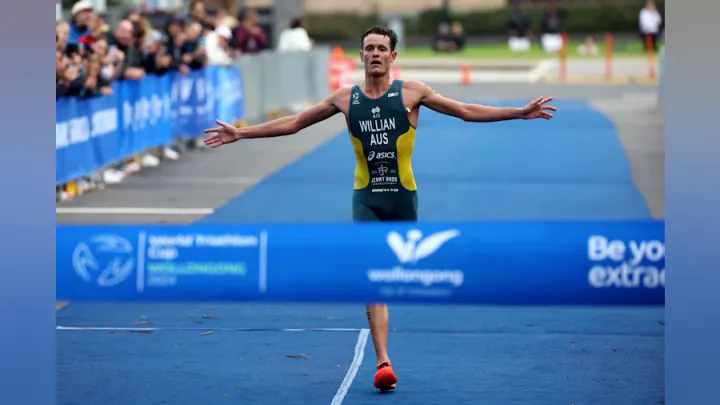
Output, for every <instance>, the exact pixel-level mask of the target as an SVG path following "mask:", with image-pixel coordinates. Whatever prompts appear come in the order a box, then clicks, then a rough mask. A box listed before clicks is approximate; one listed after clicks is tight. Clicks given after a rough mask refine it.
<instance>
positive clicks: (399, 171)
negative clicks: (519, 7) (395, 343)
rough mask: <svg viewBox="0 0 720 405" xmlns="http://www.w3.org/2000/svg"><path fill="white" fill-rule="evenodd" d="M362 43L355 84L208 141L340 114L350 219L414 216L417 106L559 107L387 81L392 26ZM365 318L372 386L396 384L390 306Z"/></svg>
mask: <svg viewBox="0 0 720 405" xmlns="http://www.w3.org/2000/svg"><path fill="white" fill-rule="evenodd" d="M361 43H362V50H361V51H360V59H361V60H362V62H363V64H364V65H365V81H364V82H363V83H361V84H360V85H357V86H354V87H353V88H344V89H340V90H337V91H335V92H334V93H332V94H331V95H330V96H329V97H328V98H326V99H325V100H324V101H322V102H321V103H320V104H318V105H316V106H314V107H312V108H310V109H308V110H306V111H304V112H302V113H300V114H297V115H293V116H289V117H284V118H280V119H276V120H273V121H270V122H267V123H264V124H261V125H256V126H250V127H245V128H235V127H233V126H232V125H229V124H226V123H224V122H220V121H217V124H218V125H219V127H217V128H211V129H207V130H205V133H208V134H211V135H210V136H208V137H207V139H205V143H206V144H207V145H209V146H211V147H213V148H216V147H218V146H221V145H224V144H227V143H232V142H235V141H237V140H240V139H250V138H265V137H274V136H283V135H292V134H296V133H298V132H299V131H301V130H303V129H305V128H307V127H309V126H311V125H313V124H316V123H318V122H320V121H323V120H326V119H328V118H330V117H332V116H333V115H335V114H337V113H342V114H343V115H345V118H346V121H347V125H348V129H349V131H350V141H351V143H352V147H353V150H354V151H355V159H356V166H355V187H354V189H355V190H354V194H353V200H352V212H353V220H354V221H355V222H364V221H416V220H417V209H418V197H417V185H416V183H415V177H414V175H413V171H412V167H411V163H410V160H411V158H412V153H413V147H414V145H415V131H416V128H417V123H418V116H419V112H420V106H425V107H427V108H429V109H431V110H434V111H437V112H439V113H442V114H446V115H450V116H453V117H457V118H460V119H462V120H464V121H467V122H494V121H505V120H513V119H526V120H527V119H534V118H543V119H550V118H552V117H553V116H552V114H551V113H549V112H548V111H556V109H555V107H551V106H548V105H546V103H548V102H549V101H551V100H552V98H538V99H536V100H535V101H533V102H531V103H530V104H528V105H527V106H525V107H523V108H494V107H486V106H482V105H476V104H465V103H461V102H458V101H455V100H451V99H448V98H445V97H443V96H441V95H440V94H438V93H436V92H435V91H434V90H433V89H431V88H430V87H428V86H427V85H425V84H423V83H420V82H414V81H402V80H391V79H390V65H391V64H392V63H393V62H394V61H395V58H396V57H397V52H395V46H396V45H397V35H396V34H395V32H393V31H392V30H390V29H388V28H385V27H373V28H371V29H369V30H367V31H366V32H365V34H364V35H363V36H362V39H361ZM367 317H368V323H369V324H370V331H371V334H372V339H373V345H374V346H375V354H376V356H377V364H378V366H377V373H376V374H375V387H376V388H378V389H380V390H381V391H386V390H390V389H393V388H395V383H396V382H397V376H396V375H395V373H394V372H393V369H392V366H391V364H390V358H389V357H388V353H387V343H388V329H389V314H388V309H387V305H386V304H368V305H367Z"/></svg>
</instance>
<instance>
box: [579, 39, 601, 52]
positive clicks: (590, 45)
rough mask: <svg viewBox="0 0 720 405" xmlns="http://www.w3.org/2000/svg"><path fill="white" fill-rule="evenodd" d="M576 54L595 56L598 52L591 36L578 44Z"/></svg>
mask: <svg viewBox="0 0 720 405" xmlns="http://www.w3.org/2000/svg"><path fill="white" fill-rule="evenodd" d="M578 54H579V55H580V56H596V55H597V54H598V46H597V44H596V43H595V39H594V38H593V37H587V38H585V41H583V43H582V44H580V45H579V46H578Z"/></svg>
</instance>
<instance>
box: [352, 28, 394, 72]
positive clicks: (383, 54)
mask: <svg viewBox="0 0 720 405" xmlns="http://www.w3.org/2000/svg"><path fill="white" fill-rule="evenodd" d="M360 42H361V45H362V50H361V51H360V59H362V61H363V64H364V65H365V72H366V73H368V74H370V75H371V76H375V77H379V76H383V75H386V74H388V72H389V71H390V64H391V63H393V62H394V61H395V58H396V57H397V52H395V46H397V42H398V37H397V34H396V33H395V31H393V30H391V29H390V28H387V27H381V26H376V27H372V28H370V29H369V30H367V31H365V34H363V36H362V38H361V40H360Z"/></svg>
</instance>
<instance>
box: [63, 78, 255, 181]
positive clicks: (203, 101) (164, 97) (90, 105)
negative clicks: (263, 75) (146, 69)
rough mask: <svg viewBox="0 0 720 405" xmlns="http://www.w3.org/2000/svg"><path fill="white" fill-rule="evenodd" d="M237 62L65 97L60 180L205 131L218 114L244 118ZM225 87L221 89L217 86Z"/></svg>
mask: <svg viewBox="0 0 720 405" xmlns="http://www.w3.org/2000/svg"><path fill="white" fill-rule="evenodd" d="M240 77H241V75H240V72H239V71H238V70H237V68H235V67H218V66H213V67H209V68H207V69H203V70H198V71H193V72H190V73H189V74H187V75H182V74H176V73H173V74H167V75H164V76H146V77H145V78H143V79H142V80H140V81H129V80H127V81H121V82H115V83H113V85H112V88H113V94H112V95H110V96H104V97H98V98H92V99H76V98H61V99H59V100H57V101H56V104H55V155H56V161H57V163H56V175H55V181H56V184H63V183H66V182H68V181H71V180H75V179H78V178H81V177H83V176H87V175H89V174H91V173H92V172H94V171H95V170H98V169H100V168H102V167H104V166H107V165H109V164H112V163H114V162H118V161H120V160H122V159H125V158H127V157H130V156H134V155H136V154H138V153H141V152H143V151H145V150H147V149H149V148H153V147H157V146H162V145H167V144H170V143H171V142H172V141H173V140H174V139H176V138H188V137H196V136H201V135H202V133H203V130H204V129H206V128H208V127H209V126H212V125H213V123H214V120H215V119H216V118H220V119H224V120H226V121H233V120H235V119H238V118H242V115H234V114H238V113H243V105H242V100H243V97H242V94H238V92H241V91H242V85H241V84H240V79H239V78H240ZM218 88H221V89H225V93H219V94H218V93H217V92H216V91H215V90H214V89H218Z"/></svg>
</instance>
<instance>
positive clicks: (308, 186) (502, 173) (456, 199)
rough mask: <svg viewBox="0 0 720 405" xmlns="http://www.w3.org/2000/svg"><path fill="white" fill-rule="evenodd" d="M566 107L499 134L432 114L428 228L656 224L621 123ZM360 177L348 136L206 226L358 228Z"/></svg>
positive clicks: (419, 169)
mask: <svg viewBox="0 0 720 405" xmlns="http://www.w3.org/2000/svg"><path fill="white" fill-rule="evenodd" d="M520 103H521V102H519V101H518V102H511V101H510V102H507V103H504V104H503V105H521V104H520ZM498 105H499V104H498ZM556 106H557V107H558V109H559V110H560V111H559V112H558V113H557V116H556V118H555V119H553V120H551V121H508V122H501V123H489V124H482V123H466V122H463V121H461V120H458V119H456V118H452V117H447V116H444V115H441V114H438V113H435V112H433V111H430V110H427V109H423V111H422V112H421V119H420V123H419V124H418V134H417V140H416V150H415V154H414V158H413V167H414V171H415V175H416V178H417V182H418V187H419V196H420V197H419V198H420V208H419V215H420V219H421V220H423V221H480V220H588V219H592V220H595V219H599V220H603V219H604V220H618V219H646V218H650V211H649V209H648V206H647V203H646V202H645V200H644V198H643V196H642V194H641V193H640V192H639V191H638V189H637V187H636V186H635V184H634V181H633V179H632V175H631V172H630V166H629V163H628V160H627V155H626V153H625V151H624V150H623V148H622V145H621V144H620V141H619V139H618V136H617V133H616V130H615V127H614V125H613V124H612V122H611V121H610V120H609V119H608V118H607V117H605V116H604V115H603V114H601V113H600V112H599V111H597V110H596V109H594V108H593V107H591V106H590V105H588V104H587V103H585V102H583V101H559V102H557V103H556ZM353 169H354V157H353V154H352V148H351V145H350V140H349V138H348V134H347V132H343V133H341V134H340V135H338V136H337V137H335V138H333V139H332V140H330V141H328V142H327V143H325V144H324V145H322V146H321V147H320V148H318V149H316V150H314V151H312V152H311V153H308V154H307V155H305V156H304V157H302V158H301V159H299V160H297V161H295V162H293V163H292V164H290V165H288V166H286V167H285V168H284V169H282V170H280V171H278V172H277V173H275V174H274V175H272V176H270V177H268V178H267V179H265V180H264V181H262V182H260V183H259V184H257V185H255V186H254V187H252V188H251V189H250V190H248V191H246V192H245V193H243V194H241V195H240V196H238V197H237V198H235V199H233V200H231V201H229V202H228V203H227V204H225V205H224V206H222V207H220V208H219V209H218V210H217V211H216V212H215V214H214V215H211V216H208V217H207V218H205V219H203V220H202V221H201V222H205V223H228V222H347V221H350V213H351V211H350V199H351V196H352V182H353V179H352V176H353Z"/></svg>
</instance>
